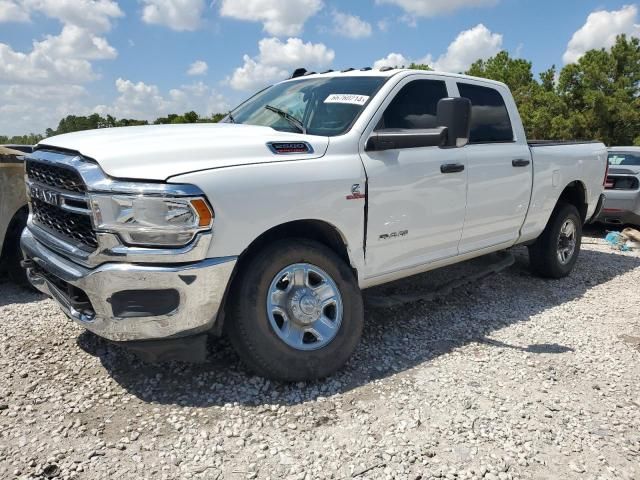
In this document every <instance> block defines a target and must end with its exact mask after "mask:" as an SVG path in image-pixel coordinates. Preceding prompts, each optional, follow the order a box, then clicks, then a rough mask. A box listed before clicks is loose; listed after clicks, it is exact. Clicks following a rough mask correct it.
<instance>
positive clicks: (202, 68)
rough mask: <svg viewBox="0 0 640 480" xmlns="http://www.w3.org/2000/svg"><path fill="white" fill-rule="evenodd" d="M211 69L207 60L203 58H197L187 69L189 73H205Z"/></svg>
mask: <svg viewBox="0 0 640 480" xmlns="http://www.w3.org/2000/svg"><path fill="white" fill-rule="evenodd" d="M207 70H209V65H207V62H205V61H202V60H196V61H195V62H193V63H192V64H191V65H189V70H187V75H194V76H195V75H204V74H206V73H207Z"/></svg>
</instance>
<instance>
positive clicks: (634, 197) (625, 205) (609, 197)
mask: <svg viewBox="0 0 640 480" xmlns="http://www.w3.org/2000/svg"><path fill="white" fill-rule="evenodd" d="M605 195H606V200H605V202H604V208H603V209H602V213H601V214H600V217H599V218H598V220H599V221H600V222H601V223H604V224H606V225H620V226H623V225H636V226H638V225H640V147H612V148H610V149H609V173H608V175H607V180H606V183H605Z"/></svg>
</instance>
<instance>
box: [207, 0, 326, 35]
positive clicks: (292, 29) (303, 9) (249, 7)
mask: <svg viewBox="0 0 640 480" xmlns="http://www.w3.org/2000/svg"><path fill="white" fill-rule="evenodd" d="M322 7H323V2H322V0H222V5H221V6H220V15H221V16H223V17H230V18H235V19H237V20H247V21H252V22H262V23H263V28H264V31H265V32H267V33H269V34H270V35H276V36H286V35H299V34H300V33H301V32H302V28H303V26H304V24H305V22H306V21H307V20H308V19H309V18H311V17H313V16H314V15H315V14H316V13H318V12H319V11H320V9H321V8H322Z"/></svg>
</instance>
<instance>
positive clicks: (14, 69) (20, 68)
mask: <svg viewBox="0 0 640 480" xmlns="http://www.w3.org/2000/svg"><path fill="white" fill-rule="evenodd" d="M116 56H117V52H116V50H115V49H114V48H113V47H112V46H111V45H109V43H108V42H107V40H106V39H105V38H104V37H97V36H95V35H93V34H92V33H90V32H89V31H87V30H86V29H84V28H81V27H76V26H74V25H65V26H64V27H63V29H62V32H60V34H59V35H56V36H53V35H47V36H46V37H45V39H44V40H42V41H40V42H33V49H32V50H31V52H29V53H22V52H16V51H15V50H13V49H12V48H11V46H9V45H7V44H4V43H0V84H1V83H8V82H22V83H48V84H51V83H53V82H58V83H69V84H78V83H85V82H88V81H91V80H93V79H95V78H96V74H95V72H94V71H93V68H92V65H91V63H90V62H89V60H103V59H112V58H115V57H116Z"/></svg>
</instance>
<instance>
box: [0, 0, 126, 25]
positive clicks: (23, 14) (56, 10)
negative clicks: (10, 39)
mask: <svg viewBox="0 0 640 480" xmlns="http://www.w3.org/2000/svg"><path fill="white" fill-rule="evenodd" d="M33 12H39V13H42V14H44V15H46V16H47V17H50V18H55V19H57V20H60V21H61V22H62V23H63V24H65V25H75V26H78V27H84V28H87V29H89V30H91V31H92V32H94V33H100V32H106V31H108V30H110V29H111V22H112V21H113V20H114V19H116V18H118V17H122V16H123V15H124V13H123V12H122V10H121V9H120V7H119V6H118V3H117V2H116V1H114V0H0V22H3V21H4V22H11V21H28V20H29V19H30V16H31V14H32V13H33Z"/></svg>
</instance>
